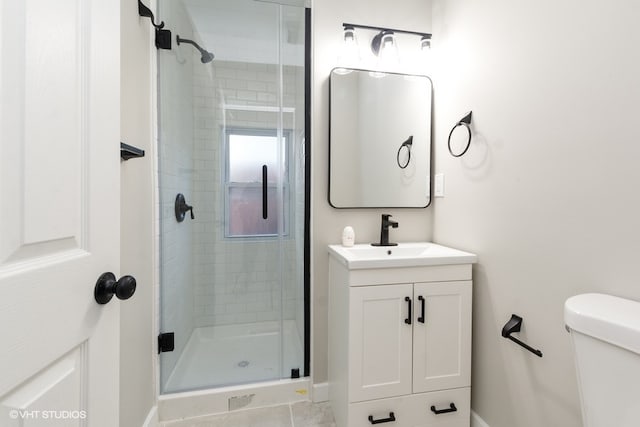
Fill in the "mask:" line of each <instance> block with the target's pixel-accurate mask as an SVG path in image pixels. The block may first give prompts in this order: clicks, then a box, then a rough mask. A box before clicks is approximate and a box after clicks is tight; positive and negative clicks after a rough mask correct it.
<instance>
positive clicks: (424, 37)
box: [342, 23, 431, 56]
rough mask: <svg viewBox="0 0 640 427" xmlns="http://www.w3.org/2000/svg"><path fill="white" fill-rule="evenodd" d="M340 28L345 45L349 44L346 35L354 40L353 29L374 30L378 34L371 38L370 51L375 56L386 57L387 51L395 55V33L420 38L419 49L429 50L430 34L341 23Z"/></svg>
mask: <svg viewBox="0 0 640 427" xmlns="http://www.w3.org/2000/svg"><path fill="white" fill-rule="evenodd" d="M342 27H343V28H344V34H345V39H344V40H345V44H346V43H349V40H348V39H347V35H348V37H349V39H350V40H355V38H356V35H355V29H356V28H361V29H363V30H374V31H378V33H377V34H376V35H375V36H373V39H372V40H371V51H372V52H373V53H374V54H375V55H376V56H381V55H387V54H388V52H387V49H390V50H391V52H393V53H394V54H395V55H397V49H398V43H397V40H396V37H395V34H396V33H400V34H413V35H416V36H419V37H420V44H419V46H420V49H422V50H423V51H425V50H426V51H428V50H429V49H430V48H431V33H419V32H416V31H406V30H398V29H394V28H383V27H372V26H369V25H358V24H348V23H343V24H342Z"/></svg>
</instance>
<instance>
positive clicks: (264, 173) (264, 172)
mask: <svg viewBox="0 0 640 427" xmlns="http://www.w3.org/2000/svg"><path fill="white" fill-rule="evenodd" d="M267 197H268V195H267V165H262V219H267V216H268V215H267Z"/></svg>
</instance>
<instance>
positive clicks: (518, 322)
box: [502, 314, 542, 357]
mask: <svg viewBox="0 0 640 427" xmlns="http://www.w3.org/2000/svg"><path fill="white" fill-rule="evenodd" d="M521 327H522V317H520V316H517V315H515V314H512V315H511V319H509V321H508V322H507V323H506V324H505V325H504V326H503V327H502V336H503V337H504V338H507V339H510V340H511V341H513V342H514V343H516V344H518V345H520V346H522V347H524V348H526V349H527V350H529V351H530V352H531V353H533V354H535V355H536V356H538V357H542V352H541V351H540V350H536V349H535V348H533V347H531V346H530V345H528V344H525V343H523V342H522V341H520V340H519V339H518V338H516V337H512V336H511V334H512V333H514V332H520V328H521Z"/></svg>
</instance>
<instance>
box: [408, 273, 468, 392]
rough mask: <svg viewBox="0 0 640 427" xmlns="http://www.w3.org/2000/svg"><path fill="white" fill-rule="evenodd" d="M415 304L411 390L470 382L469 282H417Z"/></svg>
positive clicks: (433, 389)
mask: <svg viewBox="0 0 640 427" xmlns="http://www.w3.org/2000/svg"><path fill="white" fill-rule="evenodd" d="M423 305H424V314H423V310H422V307H423ZM414 307H415V309H414V311H415V313H414V328H413V353H414V356H413V392H414V393H420V392H427V391H435V390H445V389H450V388H457V387H466V386H469V385H471V281H461V282H432V283H416V284H415V286H414ZM423 317H424V319H422V318H423Z"/></svg>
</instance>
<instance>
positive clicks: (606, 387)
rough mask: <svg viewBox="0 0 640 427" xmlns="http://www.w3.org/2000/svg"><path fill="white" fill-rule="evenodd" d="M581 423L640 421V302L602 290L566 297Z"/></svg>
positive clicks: (598, 426) (612, 426)
mask: <svg viewBox="0 0 640 427" xmlns="http://www.w3.org/2000/svg"><path fill="white" fill-rule="evenodd" d="M564 319H565V324H566V325H567V328H568V330H569V332H570V333H571V341H572V343H573V349H574V354H575V360H576V370H577V373H578V388H579V390H580V401H581V402H580V403H581V405H582V418H583V422H584V426H585V427H632V426H633V427H638V426H640V302H637V301H631V300H627V299H624V298H618V297H614V296H611V295H604V294H583V295H576V296H574V297H571V298H569V299H567V301H566V302H565V305H564Z"/></svg>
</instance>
